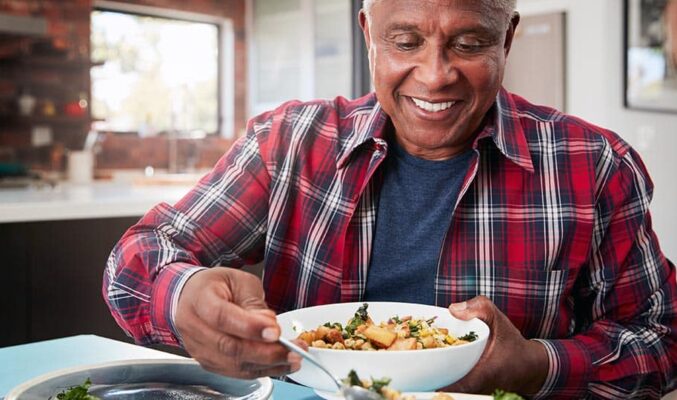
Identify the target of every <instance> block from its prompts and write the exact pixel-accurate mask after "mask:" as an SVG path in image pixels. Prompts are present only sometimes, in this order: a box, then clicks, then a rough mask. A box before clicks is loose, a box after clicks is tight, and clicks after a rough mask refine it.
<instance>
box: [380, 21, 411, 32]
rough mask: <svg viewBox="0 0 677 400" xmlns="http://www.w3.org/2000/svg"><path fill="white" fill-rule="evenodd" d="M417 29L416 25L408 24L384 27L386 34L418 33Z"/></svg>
mask: <svg viewBox="0 0 677 400" xmlns="http://www.w3.org/2000/svg"><path fill="white" fill-rule="evenodd" d="M418 30H419V28H418V26H417V25H416V24H412V23H409V22H393V23H391V24H390V25H388V26H386V32H393V31H410V32H411V31H418Z"/></svg>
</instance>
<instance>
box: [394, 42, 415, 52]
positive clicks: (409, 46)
mask: <svg viewBox="0 0 677 400" xmlns="http://www.w3.org/2000/svg"><path fill="white" fill-rule="evenodd" d="M395 46H397V48H398V49H400V50H404V51H409V50H414V49H415V48H417V47H418V42H413V41H406V42H396V43H395Z"/></svg>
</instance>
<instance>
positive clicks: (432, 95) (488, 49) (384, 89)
mask: <svg viewBox="0 0 677 400" xmlns="http://www.w3.org/2000/svg"><path fill="white" fill-rule="evenodd" d="M487 3H488V2H487V1H485V0H378V1H376V2H375V3H374V4H373V6H372V9H371V17H370V18H369V19H367V18H366V16H365V15H364V13H362V14H361V15H360V24H361V25H362V29H363V31H364V35H365V40H366V42H367V48H368V51H369V64H370V68H371V75H372V82H373V85H374V87H375V89H376V96H377V98H378V100H379V102H380V103H381V105H382V107H383V110H384V111H385V112H386V113H387V114H388V115H389V116H390V118H391V119H392V121H393V124H394V126H395V130H396V137H397V139H398V143H400V145H402V146H403V147H404V148H405V149H406V150H407V151H408V152H409V153H411V154H414V155H417V156H419V157H423V158H428V159H444V158H449V157H451V156H453V155H455V154H457V153H459V152H461V151H463V150H464V149H465V148H467V146H468V145H469V144H470V143H471V142H472V139H473V138H474V136H475V134H476V133H477V132H476V131H477V129H478V127H479V126H480V124H481V122H482V119H483V117H484V114H485V113H486V112H487V110H488V109H489V108H490V107H491V105H492V103H493V101H494V100H495V98H496V94H497V93H498V91H499V89H500V86H501V81H502V80H503V69H504V67H505V61H506V56H507V53H508V50H509V49H510V43H511V40H512V35H513V32H514V28H515V27H516V25H517V22H518V20H519V19H518V18H514V19H513V21H512V23H511V24H506V16H505V14H504V13H502V12H500V11H499V10H496V9H494V8H492V7H491V6H489V5H487Z"/></svg>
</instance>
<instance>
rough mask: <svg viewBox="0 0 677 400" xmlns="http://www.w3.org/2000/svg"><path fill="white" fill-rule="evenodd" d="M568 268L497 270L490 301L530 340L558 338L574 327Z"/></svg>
mask: <svg viewBox="0 0 677 400" xmlns="http://www.w3.org/2000/svg"><path fill="white" fill-rule="evenodd" d="M571 272H572V271H570V270H569V269H557V270H543V269H540V268H524V267H520V266H514V265H513V266H510V267H508V268H499V269H496V270H495V271H494V273H493V274H492V275H493V276H492V278H491V279H493V280H494V281H495V282H496V283H495V285H494V292H493V293H491V294H490V298H491V299H492V300H493V301H494V303H495V304H496V306H497V307H498V308H499V309H501V310H502V311H503V312H504V313H505V314H506V315H507V316H508V318H509V319H510V321H512V323H513V324H514V325H515V326H516V327H517V328H518V329H519V330H520V331H521V332H522V334H523V335H524V336H525V337H527V338H555V337H564V336H566V335H568V334H569V331H570V330H571V328H572V327H573V302H572V301H571V296H570V293H571V290H572V286H573V283H572V279H573V277H572V276H571Z"/></svg>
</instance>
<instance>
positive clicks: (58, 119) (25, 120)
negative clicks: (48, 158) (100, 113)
mask: <svg viewBox="0 0 677 400" xmlns="http://www.w3.org/2000/svg"><path fill="white" fill-rule="evenodd" d="M0 122H1V123H3V124H8V125H10V124H11V125H23V126H34V125H60V126H63V125H83V124H89V123H91V119H90V118H89V115H83V116H78V117H76V116H69V115H55V116H52V117H49V116H42V115H31V116H20V115H9V114H6V115H1V114H0Z"/></svg>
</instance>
